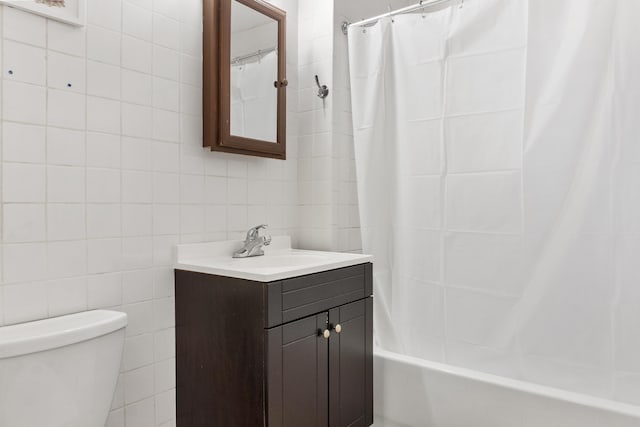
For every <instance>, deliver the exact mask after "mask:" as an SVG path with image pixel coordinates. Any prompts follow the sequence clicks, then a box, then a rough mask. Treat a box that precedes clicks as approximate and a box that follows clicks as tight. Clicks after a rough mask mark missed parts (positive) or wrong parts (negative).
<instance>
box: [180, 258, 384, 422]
mask: <svg viewBox="0 0 640 427" xmlns="http://www.w3.org/2000/svg"><path fill="white" fill-rule="evenodd" d="M371 279H372V278H371V264H369V263H367V264H360V265H355V266H351V267H345V268H341V269H337V270H330V271H326V272H321V273H315V274H311V275H307V276H301V277H296V278H293V279H285V280H282V281H278V282H270V283H262V282H253V281H248V280H243V279H234V278H228V277H220V276H212V275H207V274H202V273H195V272H188V271H182V270H176V364H177V426H178V427H204V426H207V427H210V426H225V427H226V426H233V427H242V426H268V427H280V426H285V427H347V426H351V427H357V426H369V425H371V424H373V365H372V363H373V360H372V352H373V341H372V340H373V333H372V329H373V321H372V310H373V304H372V298H371V294H372V290H371V286H372V284H371Z"/></svg>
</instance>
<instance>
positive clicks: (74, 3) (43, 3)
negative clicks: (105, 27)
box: [0, 0, 109, 27]
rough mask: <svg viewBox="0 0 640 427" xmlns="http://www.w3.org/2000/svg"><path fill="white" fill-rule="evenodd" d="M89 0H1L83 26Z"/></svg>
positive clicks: (57, 19) (1, 0)
mask: <svg viewBox="0 0 640 427" xmlns="http://www.w3.org/2000/svg"><path fill="white" fill-rule="evenodd" d="M86 1H87V0H0V5H2V4H4V5H7V6H9V7H14V8H16V9H21V10H25V11H27V12H31V13H34V14H36V15H40V16H44V17H45V18H49V19H54V20H56V21H60V22H64V23H67V24H70V25H74V26H78V27H81V26H83V25H85V20H86ZM105 1H109V0H105Z"/></svg>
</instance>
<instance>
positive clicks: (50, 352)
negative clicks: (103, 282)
mask: <svg viewBox="0 0 640 427" xmlns="http://www.w3.org/2000/svg"><path fill="white" fill-rule="evenodd" d="M126 326H127V315H126V314H124V313H119V312H115V311H106V310H95V311H87V312H84V313H77V314H72V315H68V316H61V317H55V318H51V319H45V320H39V321H35V322H29V323H23V324H19V325H12V326H5V327H1V328H0V426H1V427H104V424H105V422H106V419H107V416H108V413H109V408H110V406H111V400H112V398H113V393H114V391H115V388H116V383H117V380H118V372H119V370H120V359H121V358H122V349H123V346H124V333H125V328H126Z"/></svg>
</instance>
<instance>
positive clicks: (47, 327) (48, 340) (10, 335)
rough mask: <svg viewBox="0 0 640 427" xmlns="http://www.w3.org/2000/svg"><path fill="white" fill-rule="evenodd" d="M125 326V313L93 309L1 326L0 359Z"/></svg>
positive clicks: (86, 337)
mask: <svg viewBox="0 0 640 427" xmlns="http://www.w3.org/2000/svg"><path fill="white" fill-rule="evenodd" d="M126 326H127V315H126V314H125V313H121V312H118V311H109V310H92V311H85V312H82V313H75V314H69V315H66V316H60V317H52V318H49V319H43V320H36V321H33V322H28V323H20V324H17V325H10V326H4V327H0V359H6V358H9V357H16V356H22V355H25V354H30V353H37V352H39V351H46V350H52V349H54V348H58V347H63V346H65V345H70V344H75V343H78V342H82V341H87V340H90V339H93V338H97V337H99V336H102V335H106V334H109V333H111V332H114V331H117V330H119V329H122V328H124V327H126Z"/></svg>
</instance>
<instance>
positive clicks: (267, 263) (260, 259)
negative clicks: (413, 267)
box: [174, 236, 373, 282]
mask: <svg viewBox="0 0 640 427" xmlns="http://www.w3.org/2000/svg"><path fill="white" fill-rule="evenodd" d="M242 244H243V242H242V241H225V242H210V243H193V244H185V245H178V246H176V251H175V262H174V268H175V269H176V270H186V271H195V272H198V273H206V274H215V275H218V276H227V277H235V278H238V279H246V280H253V281H257V282H273V281H276V280H282V279H288V278H291V277H297V276H303V275H305V274H312V273H319V272H321V271H327V270H333V269H336V268H343V267H349V266H352V265H357V264H364V263H367V262H372V261H373V257H372V256H371V255H360V254H352V253H343V252H322V251H307V250H302V249H292V248H291V238H290V237H289V236H274V237H273V239H272V241H271V245H269V246H265V247H264V252H265V255H263V256H257V257H251V258H233V257H232V254H233V252H234V251H235V250H237V249H239V248H241V247H242Z"/></svg>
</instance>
